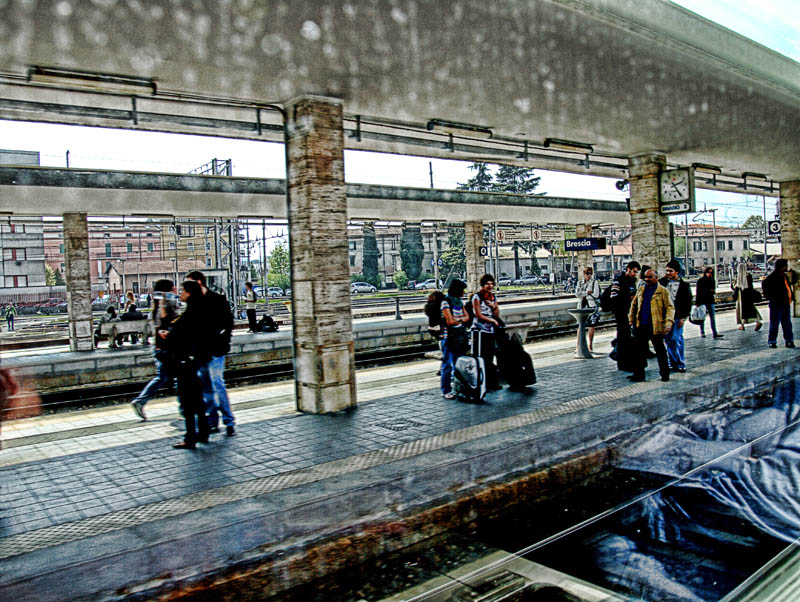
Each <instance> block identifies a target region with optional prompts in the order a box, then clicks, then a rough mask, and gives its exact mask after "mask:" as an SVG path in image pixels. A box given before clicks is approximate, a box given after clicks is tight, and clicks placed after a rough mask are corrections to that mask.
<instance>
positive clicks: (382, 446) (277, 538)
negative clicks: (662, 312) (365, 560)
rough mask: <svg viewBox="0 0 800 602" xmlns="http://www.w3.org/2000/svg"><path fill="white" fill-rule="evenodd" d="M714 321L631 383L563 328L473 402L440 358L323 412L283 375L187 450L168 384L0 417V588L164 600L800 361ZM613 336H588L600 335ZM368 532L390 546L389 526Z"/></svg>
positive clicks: (403, 369) (40, 595) (377, 381)
mask: <svg viewBox="0 0 800 602" xmlns="http://www.w3.org/2000/svg"><path fill="white" fill-rule="evenodd" d="M717 319H718V324H719V326H720V330H721V331H722V332H724V333H725V338H723V339H716V340H715V339H712V338H711V337H709V338H706V339H701V338H699V333H698V330H697V328H696V327H694V326H691V325H687V327H686V332H687V360H688V365H689V371H688V372H687V373H686V374H676V375H674V377H673V378H672V379H671V381H670V382H669V383H662V382H660V381H659V380H658V374H657V370H656V369H655V362H654V361H651V362H650V369H649V370H648V378H649V379H650V380H648V381H647V382H645V383H635V384H631V383H630V382H629V381H628V380H626V378H625V373H622V372H618V371H617V370H616V369H615V364H614V363H613V362H611V360H609V359H608V358H607V357H605V356H603V357H600V358H598V359H595V360H575V359H573V357H572V352H573V350H574V339H572V338H570V339H561V340H554V341H546V342H542V343H537V344H535V345H531V346H529V351H531V352H532V353H533V355H534V357H535V358H536V359H535V361H536V367H537V373H538V378H539V382H538V384H537V385H535V386H534V387H532V388H531V389H530V391H528V392H527V393H516V392H511V391H509V390H507V389H505V390H503V391H500V392H497V393H490V394H489V395H488V396H487V401H486V403H484V404H480V405H473V404H465V403H461V402H458V401H457V400H446V399H443V398H442V397H441V395H440V393H439V390H438V377H437V376H436V375H435V371H436V369H437V366H438V362H435V361H423V362H415V363H413V364H402V365H396V366H391V367H387V368H375V369H369V370H364V371H359V373H358V391H359V404H360V405H359V406H358V408H357V409H355V410H354V411H351V412H348V413H342V414H339V415H333V416H314V415H303V414H299V413H297V412H295V411H294V403H293V397H292V383H278V384H267V385H259V386H252V387H246V388H241V389H237V390H234V391H232V392H231V397H232V402H233V407H234V412H235V414H236V416H237V421H238V424H237V434H236V436H235V437H226V436H225V435H224V434H221V435H215V436H214V439H213V440H212V441H211V442H210V443H209V444H208V445H203V446H200V447H199V449H198V450H197V451H194V452H191V451H180V450H173V449H172V448H171V443H173V442H174V441H176V440H178V438H179V436H180V431H179V430H178V428H176V426H178V427H181V426H182V424H178V423H177V422H176V421H177V420H178V418H179V416H178V415H177V412H176V404H175V400H174V398H166V399H160V400H156V401H153V402H151V403H150V404H149V405H148V408H147V409H148V414H149V417H150V420H149V421H147V422H141V421H139V420H138V419H136V417H135V416H134V414H133V413H132V411H131V409H130V407H129V406H128V405H127V404H125V405H122V406H115V407H111V408H102V409H95V410H86V411H76V412H71V413H65V414H57V415H50V416H40V417H36V418H31V419H25V420H19V421H15V422H11V423H6V424H5V425H4V427H3V439H4V441H3V444H4V449H3V450H2V451H0V488H1V490H2V497H0V591H3V598H4V599H8V600H15V602H23V601H27V600H31V601H34V600H35V601H37V602H41V601H45V600H72V599H125V598H129V599H152V598H158V597H165V598H166V597H172V598H174V597H179V595H180V593H181V592H184V593H186V592H191V591H193V590H192V588H200V587H206V586H207V585H209V583H212V582H213V581H214V579H216V578H218V576H219V575H223V574H226V573H228V574H229V573H230V571H231V567H236V570H237V571H238V574H239V575H241V574H243V573H247V572H248V571H250V572H254V571H255V572H257V571H258V570H259V569H258V567H259V566H265V565H269V566H272V567H273V568H274V567H278V568H274V570H275V571H278V572H279V569H280V567H281V566H282V565H280V559H281V558H290V557H292V558H293V557H302V553H303V550H305V549H308V548H310V547H313V546H315V545H317V544H319V543H320V542H326V541H332V540H336V539H337V538H339V539H340V538H341V537H345V536H350V535H353V534H354V533H363V532H365V531H368V530H370V529H373V530H374V529H384V531H388V530H390V526H391V525H392V524H396V523H398V521H402V520H404V519H406V518H407V517H408V516H410V515H413V514H414V513H417V512H420V511H422V510H425V509H430V508H431V507H435V506H437V505H441V504H446V503H448V502H450V501H452V500H453V499H456V498H458V497H459V496H463V495H467V494H469V493H470V492H473V491H476V490H479V489H480V488H481V487H485V486H487V484H491V483H494V482H498V481H502V480H504V479H508V478H511V477H513V476H514V475H520V474H525V473H527V472H530V471H535V470H539V469H541V468H542V467H546V466H548V465H554V464H556V463H558V462H560V461H563V460H564V459H565V458H569V457H574V456H575V455H580V454H586V453H589V452H590V451H591V450H596V449H601V448H602V446H603V445H605V444H607V443H608V442H610V441H613V440H614V439H615V438H618V437H620V436H622V435H624V434H625V433H627V432H631V431H634V430H636V429H639V428H642V427H644V426H646V425H648V424H651V423H652V422H654V421H657V420H660V419H664V418H666V417H669V416H671V415H674V414H675V413H676V412H680V411H687V410H689V411H690V410H691V409H692V407H695V406H697V405H698V404H702V403H704V400H705V402H707V401H708V400H709V399H712V398H714V397H717V396H720V395H726V394H730V393H735V392H738V391H743V390H745V389H747V388H751V387H753V386H758V385H760V384H763V383H767V382H770V381H774V380H776V379H781V378H785V377H787V376H788V375H792V374H794V373H795V372H796V371H797V370H798V362H797V351H796V350H793V349H785V348H782V347H781V348H779V349H777V350H771V349H767V347H766V328H765V329H764V330H762V331H761V332H758V333H756V332H753V330H752V328H749V330H748V331H746V332H739V331H737V330H736V329H735V325H734V324H733V316H732V315H731V314H730V313H727V314H720V315H718V318H717ZM798 326H800V325H796V327H798ZM612 336H613V335H612V334H611V333H607V332H606V333H601V334H598V337H597V338H596V341H595V349H596V350H604V351H607V350H608V341H609V340H610V339H611V338H612ZM424 534H425V532H424V529H422V530H420V532H419V533H418V534H416V535H414V534H411V535H410V538H411V539H413V538H414V537H415V536H416V537H417V538H418V539H421V538H422V537H423V536H424ZM407 535H408V534H407ZM375 541H378V543H377V544H375V545H377V546H378V548H381V546H383V548H387V547H388V546H389V545H390V544H389V543H388V541H389V538H388V536H387V535H386V534H385V533H383V534H382V535H381V537H380V538H379V539H377V540H375ZM383 548H381V549H377V550H376V549H372V550H370V551H369V553H370V554H374V553H379V552H380V551H382V550H383ZM365 554H367V552H365ZM298 555H299V556H298ZM306 560H308V559H306ZM312 564H313V563H312ZM280 570H284V573H281V574H283V575H289V572H290V571H288V569H286V568H285V567H284V568H283V569H280ZM310 570H312V572H313V570H317V571H318V574H321V572H322V571H323V567H321V566H318V567H317V568H316V569H310ZM276 574H278V573H275V574H273V576H272V577H271V581H269V580H268V581H269V582H270V583H272V584H273V585H274V584H275V583H277V582H278V581H277V580H276V579H278V578H279V577H276V576H275V575H276ZM289 578H290V577H287V579H289ZM231 587H234V586H233V585H232V586H231ZM230 599H235V598H233V597H231V598H230ZM252 599H255V598H252Z"/></svg>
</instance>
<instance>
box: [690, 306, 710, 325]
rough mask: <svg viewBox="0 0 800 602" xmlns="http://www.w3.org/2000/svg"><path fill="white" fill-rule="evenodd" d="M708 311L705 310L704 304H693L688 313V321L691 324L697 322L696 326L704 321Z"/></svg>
mask: <svg viewBox="0 0 800 602" xmlns="http://www.w3.org/2000/svg"><path fill="white" fill-rule="evenodd" d="M707 313H708V311H707V310H706V306H705V305H695V306H694V307H692V311H691V313H690V314H689V321H690V322H691V323H692V324H697V325H698V326H699V325H700V324H702V323H703V322H705V321H706V314H707Z"/></svg>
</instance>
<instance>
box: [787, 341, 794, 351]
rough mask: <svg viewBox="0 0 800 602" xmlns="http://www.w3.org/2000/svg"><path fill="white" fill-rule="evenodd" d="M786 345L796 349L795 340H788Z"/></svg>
mask: <svg viewBox="0 0 800 602" xmlns="http://www.w3.org/2000/svg"><path fill="white" fill-rule="evenodd" d="M786 346H787V347H788V348H789V349H794V342H792V341H787V343H786Z"/></svg>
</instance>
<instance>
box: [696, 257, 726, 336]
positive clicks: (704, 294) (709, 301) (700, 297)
mask: <svg viewBox="0 0 800 602" xmlns="http://www.w3.org/2000/svg"><path fill="white" fill-rule="evenodd" d="M716 292H717V281H716V280H715V279H714V268H712V267H711V266H707V267H706V269H705V270H703V276H702V277H701V278H700V279H699V280H698V281H697V289H696V292H695V298H694V304H695V305H697V306H698V307H700V306H701V305H705V308H706V313H708V322H709V324H711V334H712V336H713V337H714V338H715V339H721V338H722V337H723V336H725V335H722V334H719V333H718V332H717V320H716V317H715V316H716V313H715V312H714V303H715V302H716V298H715V294H716ZM700 336H701V337H703V338H705V337H706V322H705V320H703V321H702V322H700Z"/></svg>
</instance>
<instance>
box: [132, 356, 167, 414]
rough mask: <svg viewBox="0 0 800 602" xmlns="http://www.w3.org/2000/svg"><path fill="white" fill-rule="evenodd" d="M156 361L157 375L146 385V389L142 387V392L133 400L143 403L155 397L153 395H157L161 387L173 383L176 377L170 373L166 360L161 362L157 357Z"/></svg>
mask: <svg viewBox="0 0 800 602" xmlns="http://www.w3.org/2000/svg"><path fill="white" fill-rule="evenodd" d="M155 362H156V375H155V376H154V377H153V378H152V379H151V380H150V382H149V383H147V384H146V385H145V387H144V389H142V392H141V393H139V394H138V395H137V396H136V398H135V399H134V400H133V401H135V402H137V403H140V404H142V405H144V404H146V403H147V402H148V401H150V398H151V397H153V395H155V394H156V393H157V392H158V390H159V389H160V388H161V387H164V386H166V385H171V384H172V379H173V378H174V377H173V376H172V374H170V370H169V369H168V368H167V366H166V364H164V362H161V361H159V360H158V359H156V360H155Z"/></svg>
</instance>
